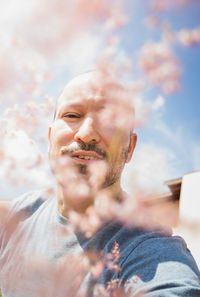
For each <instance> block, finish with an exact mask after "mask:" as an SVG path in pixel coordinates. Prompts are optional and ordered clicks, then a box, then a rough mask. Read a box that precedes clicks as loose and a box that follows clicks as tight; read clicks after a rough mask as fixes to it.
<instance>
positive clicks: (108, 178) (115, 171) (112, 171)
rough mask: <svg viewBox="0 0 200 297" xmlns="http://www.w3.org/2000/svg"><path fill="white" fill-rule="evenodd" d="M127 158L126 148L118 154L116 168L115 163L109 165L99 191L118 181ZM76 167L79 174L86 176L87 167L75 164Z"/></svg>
mask: <svg viewBox="0 0 200 297" xmlns="http://www.w3.org/2000/svg"><path fill="white" fill-rule="evenodd" d="M127 156H128V148H124V149H123V150H122V152H121V154H120V158H119V160H118V161H117V163H118V166H117V168H116V162H114V161H112V164H111V165H110V167H109V169H108V171H107V173H106V175H105V179H104V180H103V182H102V184H101V185H100V187H99V190H101V189H105V188H107V187H110V186H112V185H113V184H115V183H116V182H118V181H119V180H120V178H121V173H122V170H123V168H124V165H125V163H126V159H127ZM77 166H78V170H79V173H80V174H83V175H85V176H87V174H88V170H87V165H84V164H77Z"/></svg>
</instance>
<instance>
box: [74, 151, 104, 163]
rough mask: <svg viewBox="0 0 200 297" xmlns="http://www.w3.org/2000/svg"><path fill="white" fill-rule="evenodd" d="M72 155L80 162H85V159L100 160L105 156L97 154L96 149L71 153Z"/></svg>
mask: <svg viewBox="0 0 200 297" xmlns="http://www.w3.org/2000/svg"><path fill="white" fill-rule="evenodd" d="M71 157H72V158H73V159H74V160H76V161H78V162H81V163H82V162H84V161H86V162H87V161H99V160H103V157H102V156H100V155H99V154H97V153H96V152H94V151H78V152H75V153H72V154H71Z"/></svg>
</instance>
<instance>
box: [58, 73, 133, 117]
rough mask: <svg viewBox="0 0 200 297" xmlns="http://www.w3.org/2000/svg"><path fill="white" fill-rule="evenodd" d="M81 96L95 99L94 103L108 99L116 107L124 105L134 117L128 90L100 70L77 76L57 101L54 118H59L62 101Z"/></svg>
mask: <svg viewBox="0 0 200 297" xmlns="http://www.w3.org/2000/svg"><path fill="white" fill-rule="evenodd" d="M80 96H82V97H83V98H88V99H89V98H93V100H94V101H95V100H98V99H99V98H102V100H103V98H104V99H107V100H109V101H110V103H114V104H115V105H116V104H117V105H123V106H124V108H125V107H126V108H127V109H128V111H129V112H128V113H129V114H130V115H131V117H132V118H133V116H134V109H133V107H132V104H131V98H130V93H129V92H128V90H127V89H126V88H125V87H124V86H123V85H122V84H121V83H120V82H118V81H117V80H116V79H114V78H113V77H112V76H111V75H109V74H107V73H105V72H102V71H99V70H92V71H88V72H85V73H83V74H80V75H78V76H76V77H75V78H73V79H72V80H71V81H70V82H69V83H68V84H67V85H66V86H65V88H64V90H63V92H62V93H61V95H60V97H59V98H58V100H57V103H56V109H55V114H54V118H56V116H57V112H58V107H59V104H60V103H61V102H62V101H67V100H71V99H72V98H74V99H75V98H78V97H80Z"/></svg>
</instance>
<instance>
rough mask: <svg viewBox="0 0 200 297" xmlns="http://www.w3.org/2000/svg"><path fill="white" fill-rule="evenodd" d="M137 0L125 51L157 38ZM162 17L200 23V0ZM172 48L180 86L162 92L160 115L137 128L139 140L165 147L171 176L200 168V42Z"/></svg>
mask: <svg viewBox="0 0 200 297" xmlns="http://www.w3.org/2000/svg"><path fill="white" fill-rule="evenodd" d="M136 2H137V6H138V7H137V9H135V10H134V11H132V12H131V13H130V15H131V23H130V24H129V25H128V26H127V29H125V30H126V31H125V34H124V39H123V40H124V42H125V44H126V48H127V50H128V51H132V50H133V48H134V47H135V45H136V47H138V46H140V44H142V42H143V41H144V39H146V40H159V38H160V35H159V30H156V29H153V30H149V29H148V28H147V26H146V25H145V22H144V14H145V12H146V11H147V9H148V8H147V5H145V4H144V2H142V1H136ZM146 3H147V2H146ZM134 7H135V6H134ZM129 11H131V10H129ZM161 18H162V20H167V22H168V23H169V24H171V26H172V28H173V29H175V30H179V29H181V28H188V29H189V28H190V29H193V28H195V27H198V26H199V25H200V3H199V2H196V3H194V4H192V5H189V6H186V7H185V8H181V9H180V10H174V11H173V10H170V11H168V12H166V13H163V14H161ZM130 35H131V38H129V37H130ZM173 50H174V53H175V54H176V56H177V57H178V59H179V61H180V64H181V68H182V77H181V89H180V91H179V92H177V93H175V94H172V95H168V96H166V95H164V98H165V104H164V106H163V107H162V109H161V110H160V111H159V115H156V116H155V117H154V116H153V120H150V122H149V124H148V125H147V126H146V127H145V128H143V129H142V130H141V131H138V134H139V136H140V135H141V138H142V139H141V143H151V144H153V145H155V146H156V147H159V148H161V149H166V151H167V152H166V155H167V154H168V155H167V160H168V162H169V165H170V167H171V170H170V176H169V177H170V178H176V177H178V176H182V175H183V174H184V173H186V172H189V171H193V170H197V169H200V157H198V154H199V153H200V136H199V129H200V117H199V113H200V98H199V96H200V45H197V46H194V47H190V48H188V47H184V46H182V45H175V46H174V47H173ZM159 94H161V92H160V90H159V89H158V88H155V89H152V90H149V91H148V92H147V93H146V96H147V97H148V96H149V98H151V99H152V98H154V97H156V96H157V95H159ZM156 125H158V126H159V125H160V129H155V126H156ZM176 140H177V141H176ZM170 153H171V157H170ZM172 155H174V156H172Z"/></svg>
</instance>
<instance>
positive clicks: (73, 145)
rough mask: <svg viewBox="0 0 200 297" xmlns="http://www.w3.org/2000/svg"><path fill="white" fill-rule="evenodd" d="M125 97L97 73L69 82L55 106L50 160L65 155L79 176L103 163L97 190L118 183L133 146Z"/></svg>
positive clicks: (51, 129) (115, 86)
mask: <svg viewBox="0 0 200 297" xmlns="http://www.w3.org/2000/svg"><path fill="white" fill-rule="evenodd" d="M126 95H127V94H126V92H125V90H124V89H123V87H122V86H121V85H119V84H118V83H116V82H114V81H113V80H111V79H110V78H108V77H103V75H102V74H100V73H98V72H89V73H86V74H83V75H80V76H78V77H77V78H75V79H73V80H72V81H71V82H70V83H69V84H68V85H67V86H66V88H65V89H64V91H63V93H62V94H61V96H60V98H59V99H58V102H57V109H56V113H55V120H54V122H53V124H52V126H51V128H50V132H49V157H50V160H53V159H54V160H55V159H57V158H59V157H60V156H63V155H67V156H69V158H70V160H72V162H73V163H74V164H76V165H77V167H78V168H79V172H81V173H82V174H87V169H88V167H89V166H90V165H91V164H92V166H93V168H95V165H97V166H96V168H97V170H98V164H100V163H102V162H104V163H105V164H106V168H107V170H106V174H105V177H104V180H103V182H102V185H101V186H102V187H107V186H109V185H112V184H114V183H116V182H117V181H119V179H120V176H121V172H122V170H123V167H124V164H125V163H126V162H128V161H129V160H130V159H131V156H132V153H133V150H134V147H135V142H136V137H135V136H134V135H133V134H132V133H131V126H132V122H131V120H130V119H131V118H132V117H133V113H132V109H131V108H130V105H129V104H128V102H127V98H125V97H126ZM102 174H103V172H102Z"/></svg>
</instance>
